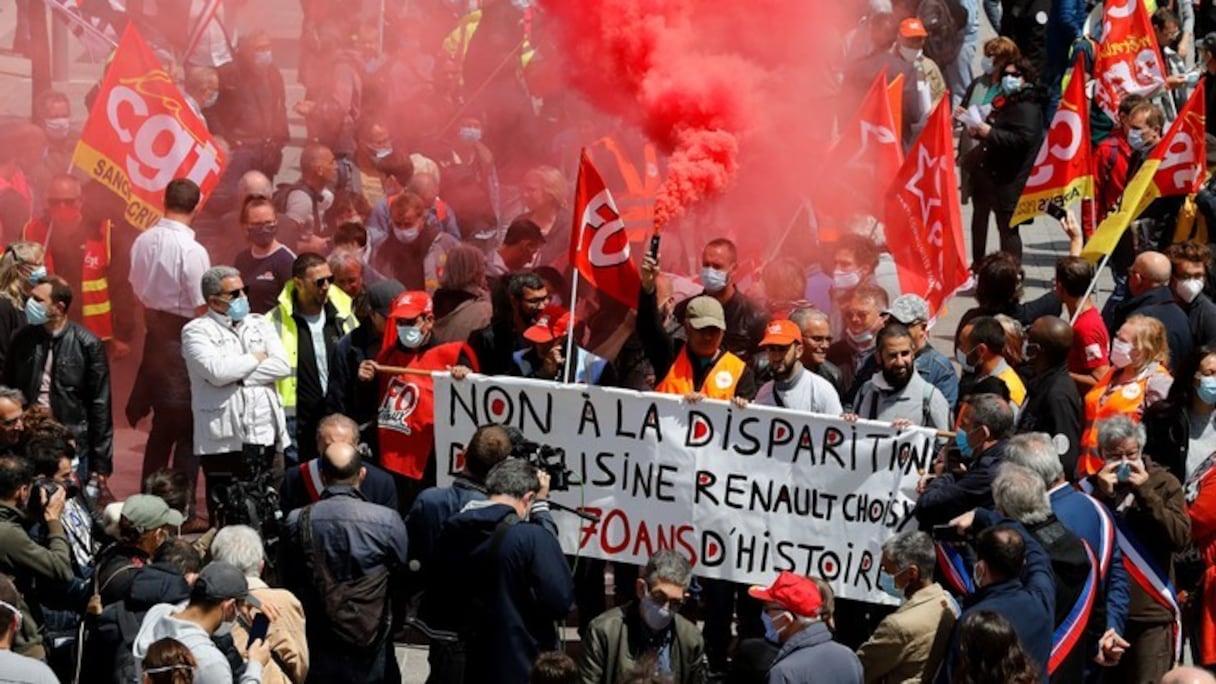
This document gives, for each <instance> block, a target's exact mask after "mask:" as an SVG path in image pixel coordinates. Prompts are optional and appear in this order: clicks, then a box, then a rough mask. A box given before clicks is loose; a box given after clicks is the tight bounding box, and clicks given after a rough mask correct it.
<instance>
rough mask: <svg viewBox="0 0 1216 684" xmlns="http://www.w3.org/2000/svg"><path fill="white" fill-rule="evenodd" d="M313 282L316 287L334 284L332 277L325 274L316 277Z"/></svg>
mask: <svg viewBox="0 0 1216 684" xmlns="http://www.w3.org/2000/svg"><path fill="white" fill-rule="evenodd" d="M313 283H315V284H316V286H317V287H329V286H330V285H333V284H334V277H333V276H331V275H330V276H325V277H324V278H317V279H316V280H314V281H313Z"/></svg>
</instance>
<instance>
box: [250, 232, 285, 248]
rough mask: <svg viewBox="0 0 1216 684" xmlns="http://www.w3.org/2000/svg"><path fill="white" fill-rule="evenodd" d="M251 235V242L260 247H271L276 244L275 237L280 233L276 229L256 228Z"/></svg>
mask: <svg viewBox="0 0 1216 684" xmlns="http://www.w3.org/2000/svg"><path fill="white" fill-rule="evenodd" d="M248 233H249V241H250V242H252V243H253V244H255V245H257V246H258V247H269V246H270V245H271V244H272V243H273V242H274V236H275V235H276V234H277V233H278V230H277V229H275V228H255V229H253V230H251V231H248Z"/></svg>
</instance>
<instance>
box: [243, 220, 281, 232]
mask: <svg viewBox="0 0 1216 684" xmlns="http://www.w3.org/2000/svg"><path fill="white" fill-rule="evenodd" d="M278 225H279V222H278V221H267V222H265V223H247V224H245V230H264V229H267V228H275V227H276V226H278Z"/></svg>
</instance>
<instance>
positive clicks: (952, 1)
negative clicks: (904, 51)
mask: <svg viewBox="0 0 1216 684" xmlns="http://www.w3.org/2000/svg"><path fill="white" fill-rule="evenodd" d="M916 16H917V17H919V18H920V20H921V21H922V22H923V23H924V25H925V30H926V31H927V32H928V33H929V38H928V39H927V40H925V54H926V55H928V56H929V58H930V59H932V60H933V61H934V62H937V65H938V66H939V67H940V68H942V69H945V68H946V67H947V66H949V65H950V64H953V63H954V61H955V60H956V59H958V54H959V52H960V51H961V50H962V48H963V40H964V38H965V34H966V32H967V21H968V19H969V18H970V17H969V16H968V14H967V8H966V7H963V4H962V3H961V2H959V0H922V2H921V3H920V5H919V6H918V7H917V8H916Z"/></svg>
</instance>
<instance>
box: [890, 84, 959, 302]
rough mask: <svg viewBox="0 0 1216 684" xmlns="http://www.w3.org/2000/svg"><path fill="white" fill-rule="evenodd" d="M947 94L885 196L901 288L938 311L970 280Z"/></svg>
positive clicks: (891, 247) (931, 116)
mask: <svg viewBox="0 0 1216 684" xmlns="http://www.w3.org/2000/svg"><path fill="white" fill-rule="evenodd" d="M950 126H951V122H950V98H948V97H944V98H942V101H941V102H940V103H938V105H937V108H936V109H934V110H933V114H932V115H930V117H929V120H928V121H927V122H926V124H925V129H924V130H923V131H921V134H920V137H918V138H917V139H916V143H915V144H914V145H913V146H912V150H911V151H910V152H909V153H908V158H907V159H906V160H905V161H904V164H903V166H902V167H900V169H899V173H898V174H896V176H895V182H894V183H892V184H891V191H890V193H889V194H888V195H887V206H886V210H887V211H886V218H887V220H886V236H887V247H888V248H889V249H890V250H891V256H892V257H893V258H894V259H895V265H896V267H897V268H898V270H899V287H900V290H902V291H903V292H905V293H909V294H917V295H920V296H921V297H924V298H925V301H926V302H928V303H929V310H930V311H932V312H934V314H935V315H936V313H937V312H938V311H940V310H941V307H942V305H943V304H945V302H946V300H947V299H949V298H950V296H951V295H953V294H954V293H955V291H957V290H958V289H959V288H960V287H962V286H963V285H964V284H965V283H966V282H967V280H968V277H969V275H970V274H969V272H968V270H967V259H966V256H965V253H966V252H965V248H964V242H963V219H962V215H961V214H960V212H959V197H958V174H957V173H956V172H955V170H954V143H953V139H952V137H951V132H950Z"/></svg>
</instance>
